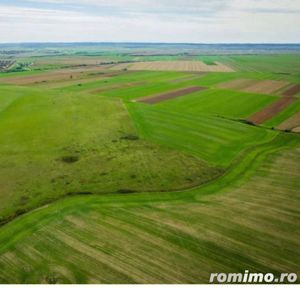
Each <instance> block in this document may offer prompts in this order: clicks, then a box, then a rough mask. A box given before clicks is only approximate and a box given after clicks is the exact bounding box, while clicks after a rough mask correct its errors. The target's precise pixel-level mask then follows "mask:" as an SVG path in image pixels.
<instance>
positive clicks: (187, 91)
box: [137, 86, 206, 104]
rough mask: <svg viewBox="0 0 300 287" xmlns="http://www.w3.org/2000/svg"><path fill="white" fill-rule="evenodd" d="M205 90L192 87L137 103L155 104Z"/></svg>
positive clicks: (143, 99) (139, 100)
mask: <svg viewBox="0 0 300 287" xmlns="http://www.w3.org/2000/svg"><path fill="white" fill-rule="evenodd" d="M205 89H206V88H204V87H197V86H193V87H188V88H184V89H179V90H175V91H170V92H167V93H162V94H158V95H154V96H149V97H144V98H139V99H138V100H137V101H138V102H142V103H147V104H156V103H159V102H161V101H165V100H169V99H173V98H177V97H180V96H184V95H187V94H190V93H193V92H197V91H202V90H205Z"/></svg>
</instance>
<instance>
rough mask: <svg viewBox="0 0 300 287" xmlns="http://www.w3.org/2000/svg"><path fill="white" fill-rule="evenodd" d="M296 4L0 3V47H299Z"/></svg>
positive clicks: (168, 0)
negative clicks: (125, 44) (111, 44)
mask: <svg viewBox="0 0 300 287" xmlns="http://www.w3.org/2000/svg"><path fill="white" fill-rule="evenodd" d="M299 27H300V0H22V1H20V0H0V42H32V41H34V42H45V41H47V42H52V41H60V42H69V41H76V42H77V41H78V42H79V41H96V42H105V41H113V42H122V41H125V42H126V41H128V42H132V41H135V42H137V41H140V42H193V43H222V42H223V43H224V42H233V43H237V42H248V43H249V42H264V43H266V42H276V43H278V42H279V43H280V42H297V43H299V42H300V29H299Z"/></svg>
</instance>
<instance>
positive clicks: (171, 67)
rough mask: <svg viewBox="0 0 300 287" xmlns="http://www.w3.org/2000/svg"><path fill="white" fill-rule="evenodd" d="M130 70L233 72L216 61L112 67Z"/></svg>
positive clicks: (164, 62)
mask: <svg viewBox="0 0 300 287" xmlns="http://www.w3.org/2000/svg"><path fill="white" fill-rule="evenodd" d="M124 67H126V68H127V69H128V70H132V71H143V70H144V71H147V70H148V71H182V72H189V71H190V72H234V70H233V69H232V68H230V67H228V66H226V65H224V64H222V63H218V62H216V63H215V65H206V64H205V63H203V62H200V61H152V62H151V61H149V62H135V63H130V65H128V66H126V65H124V64H120V65H116V66H115V67H114V68H113V69H118V70H121V69H124Z"/></svg>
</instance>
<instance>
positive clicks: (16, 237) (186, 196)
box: [0, 133, 300, 252]
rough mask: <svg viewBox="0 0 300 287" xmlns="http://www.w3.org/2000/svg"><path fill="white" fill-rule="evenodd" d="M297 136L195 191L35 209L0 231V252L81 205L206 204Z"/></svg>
mask: <svg viewBox="0 0 300 287" xmlns="http://www.w3.org/2000/svg"><path fill="white" fill-rule="evenodd" d="M299 139H300V136H298V135H293V134H287V133H280V134H279V135H278V136H277V137H276V138H274V139H273V140H272V141H271V142H268V143H264V144H261V145H259V146H256V147H251V148H250V149H248V150H247V151H245V152H244V157H242V155H241V157H242V158H243V160H241V158H239V159H236V160H235V162H234V163H233V164H232V166H231V167H230V168H229V169H228V170H227V172H226V173H225V174H224V175H222V176H221V177H219V178H218V179H216V180H213V181H212V182H209V183H207V184H205V185H203V186H201V187H195V188H191V189H187V190H182V191H177V192H151V194H150V193H148V192H144V193H133V194H123V195H120V194H105V195H102V196H101V195H100V196H99V195H76V194H74V195H72V196H68V197H67V198H66V197H65V198H60V199H57V201H56V202H53V203H50V204H47V205H45V206H42V207H39V208H37V209H35V210H32V211H29V212H28V213H26V214H23V215H20V216H18V217H17V218H15V219H14V220H12V221H10V222H8V223H7V224H5V225H3V226H1V227H0V252H4V251H5V250H6V249H7V248H10V247H11V246H13V245H14V244H16V243H17V242H19V241H20V240H22V239H23V238H24V237H25V236H28V235H29V234H32V233H34V232H35V231H36V230H37V229H38V228H39V227H40V226H43V225H45V224H47V222H50V221H51V220H53V219H57V218H60V217H61V216H62V214H63V213H64V211H65V210H67V209H69V208H71V209H76V208H77V207H76V206H79V205H85V204H96V203H97V204H101V205H103V206H116V205H117V206H119V205H120V206H122V205H126V206H128V205H129V206H135V205H137V206H138V205H140V204H150V203H151V204H153V203H163V202H169V201H171V202H174V204H176V202H182V201H185V200H190V199H193V200H197V201H200V202H201V200H204V201H205V200H206V199H205V198H206V196H207V195H212V194H215V193H220V192H226V191H228V190H230V189H231V188H232V187H233V186H235V187H236V186H240V185H242V184H243V183H245V182H246V181H247V180H248V179H249V178H250V177H251V176H252V175H253V174H254V173H255V171H256V169H257V168H258V167H259V166H260V165H262V163H263V162H264V161H265V160H266V158H267V157H268V156H269V155H270V154H273V153H276V152H278V151H281V150H286V149H289V148H293V147H295V146H297V145H299Z"/></svg>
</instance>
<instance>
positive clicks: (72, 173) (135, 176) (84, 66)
mask: <svg viewBox="0 0 300 287" xmlns="http://www.w3.org/2000/svg"><path fill="white" fill-rule="evenodd" d="M45 45H46V44H45ZM161 45H163V44H161ZM5 49H7V48H3V49H0V51H2V52H1V53H2V54H1V53H0V56H1V55H3V59H4V57H7V55H9V57H10V61H12V62H13V63H14V65H20V66H22V65H23V64H24V65H25V64H26V63H30V65H27V64H26V67H25V66H24V67H25V68H24V69H23V68H22V69H21V70H19V71H18V70H11V71H9V69H10V68H9V67H7V68H5V70H3V71H2V72H1V73H0V283H208V280H209V274H210V273H211V272H225V273H227V272H244V270H251V271H253V272H273V273H274V274H276V275H277V274H279V273H281V272H294V273H299V271H300V270H299V265H300V261H299V258H300V254H299V250H300V248H299V247H300V246H299V242H300V234H299V223H300V218H299V212H300V205H299V204H300V202H299V199H300V197H299V190H300V180H299V174H300V135H299V133H300V130H299V128H300V121H299V112H300V97H299V95H300V94H299V92H300V91H299V86H300V62H299V52H297V53H296V52H295V54H292V53H290V54H287V52H286V53H285V52H284V53H283V52H282V53H279V54H271V53H270V54H269V53H268V51H267V50H266V51H265V52H264V53H261V54H259V55H258V54H254V55H251V54H250V52H247V51H246V52H245V54H243V53H244V52H243V51H244V50H243V49H244V48H243V47H241V53H239V54H236V50H234V51H233V52H232V53H231V54H230V53H229V54H226V55H224V54H223V50H222V48H218V49H220V51H219V53H217V54H215V55H209V54H207V53H206V52H204V51H202V50H201V49H202V48H201V47H199V48H198V49H199V50H197V49H196V48H195V47H194V46H191V47H188V48H186V47H181V46H180V45H179V46H178V47H177V46H174V47H173V46H172V47H170V48H169V50H168V53H165V54H164V49H162V48H161V46H160V45H157V47H152V46H149V47H147V49H146V48H145V47H144V46H141V47H139V46H137V47H135V48H131V47H130V46H127V45H125V44H124V46H122V45H121V44H120V46H119V47H118V48H116V47H113V48H111V49H108V48H107V46H104V47H102V46H99V47H97V46H96V47H94V46H92V47H89V46H87V47H84V46H79V47H77V46H76V45H75V44H74V46H73V47H71V48H70V47H64V46H62V47H59V46H55V45H54V46H53V47H52V46H51V47H48V46H46V48H44V49H43V48H42V47H34V49H33V48H27V47H23V48H22V47H12V48H11V49H7V50H5ZM172 49H173V50H172ZM185 49H186V50H185ZM253 49H255V48H253ZM260 49H261V48H260ZM12 51H19V53H13V54H11V53H12ZM299 51H300V48H299ZM227 52H228V51H227ZM1 63H6V62H4V60H3V61H2V62H1ZM22 63H23V64H22ZM2 66H3V65H2ZM5 67H6V66H5ZM22 67H23V66H22ZM11 69H13V66H12V68H11Z"/></svg>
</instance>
